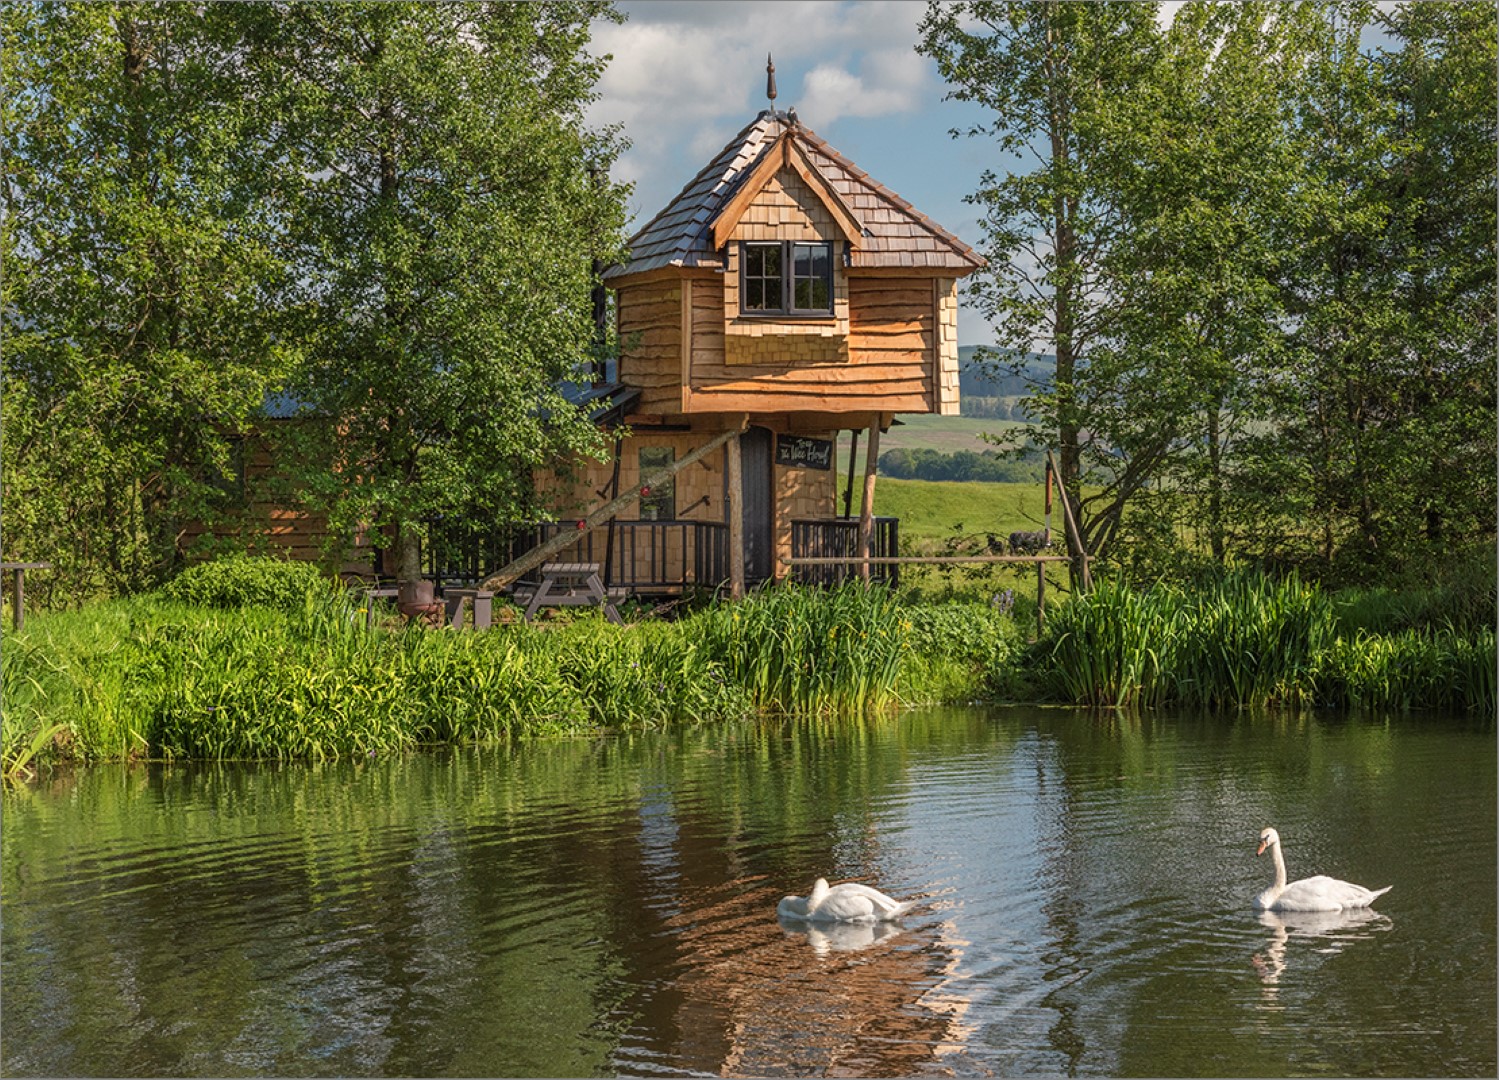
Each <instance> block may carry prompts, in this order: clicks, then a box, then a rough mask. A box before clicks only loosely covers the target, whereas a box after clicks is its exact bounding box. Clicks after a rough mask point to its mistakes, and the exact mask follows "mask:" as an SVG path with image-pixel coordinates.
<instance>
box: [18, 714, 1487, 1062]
mask: <svg viewBox="0 0 1499 1080" xmlns="http://www.w3.org/2000/svg"><path fill="white" fill-rule="evenodd" d="M1493 750H1494V735H1493V731H1492V728H1481V729H1477V730H1475V729H1474V728H1472V727H1471V726H1463V725H1458V724H1443V723H1440V722H1438V721H1434V720H1433V719H1432V718H1423V719H1422V720H1421V721H1420V722H1419V723H1409V724H1406V723H1403V722H1399V721H1393V722H1389V723H1378V724H1376V723H1363V722H1360V721H1356V720H1351V719H1348V718H1342V719H1340V720H1338V721H1336V722H1327V721H1323V720H1319V719H1317V718H1315V717H1306V716H1303V717H1301V718H1300V719H1298V720H1297V721H1296V722H1295V723H1294V724H1291V725H1289V726H1288V725H1286V724H1275V723H1272V724H1262V723H1260V722H1259V721H1258V720H1257V719H1256V718H1254V717H1249V716H1239V717H1235V718H1224V717H1212V718H1198V719H1193V718H1170V717H1161V718H1156V719H1153V720H1150V721H1149V722H1144V721H1141V722H1134V721H1126V720H1124V719H1115V720H1100V718H1099V717H1097V716H1095V715H1091V714H1082V713H1073V712H1070V711H1066V710H1050V711H1046V710H1010V711H1002V712H984V711H979V710H952V711H935V710H934V711H932V712H923V713H911V714H904V715H901V716H899V717H883V718H880V719H878V720H872V721H870V722H868V723H843V722H839V723H837V724H833V723H830V722H820V721H817V722H802V721H796V720H785V721H780V720H777V721H764V722H760V723H756V724H746V725H724V726H721V727H711V728H701V729H693V730H680V731H674V732H669V733H651V734H640V735H632V736H620V737H613V738H599V739H582V740H556V741H545V742H536V743H529V744H518V745H514V746H496V747H490V748H480V749H474V750H464V751H460V752H453V753H448V754H436V753H434V754H415V755H409V756H405V757H401V758H392V759H389V760H385V759H377V760H372V761H362V760H361V761H358V762H340V763H331V764H327V765H313V766H272V765H258V766H245V765H225V766H214V767H207V766H188V767H184V766H181V765H177V766H158V765H143V766H135V767H119V768H115V767H105V768H99V769H80V770H75V771H69V772H66V773H57V774H54V775H52V776H50V777H48V778H46V779H45V780H43V781H42V782H39V783H36V784H29V785H26V786H24V787H22V788H19V789H16V790H11V791H6V792H4V794H3V803H4V813H5V818H4V826H5V827H4V829H3V830H0V903H3V918H0V965H3V971H4V981H3V986H0V993H3V1007H4V1039H3V1040H0V1072H3V1073H4V1074H5V1075H16V1076H22V1075H41V1076H67V1075H121V1074H136V1075H173V1076H195V1075H213V1076H221V1075H352V1076H382V1075H403V1076H413V1075H415V1076H518V1077H523V1076H557V1075H562V1076H614V1075H628V1076H636V1077H645V1076H663V1077H665V1076H671V1077H680V1076H683V1075H765V1076H836V1075H850V1074H852V1075H861V1076H888V1075H903V1076H906V1075H915V1076H937V1075H961V1076H973V1075H1005V1076H1026V1075H1044V1076H1054V1075H1079V1076H1082V1075H1113V1076H1142V1075H1143V1076H1161V1075H1164V1076H1192V1075H1208V1074H1211V1075H1240V1076H1282V1075H1310V1074H1314V1073H1315V1074H1333V1075H1359V1076H1365V1075H1368V1076H1376V1075H1453V1076H1459V1075H1476V1076H1493V1075H1495V1072H1494V1070H1495V1058H1494V1047H1495V1026H1496V1025H1495V1000H1496V993H1495V982H1496V966H1495V942H1496V935H1495V909H1496V896H1499V882H1496V880H1495V879H1496V862H1495V852H1496V844H1495V840H1496V837H1495V819H1494V806H1495V802H1496V790H1495V789H1496V783H1495V779H1496V778H1495V772H1496V769H1495V764H1496V762H1495V756H1494V753H1493ZM1438 808H1439V810H1438ZM1272 819H1273V820H1276V821H1282V822H1286V823H1287V827H1292V826H1294V827H1296V828H1297V829H1298V835H1300V834H1303V833H1304V834H1306V835H1308V836H1310V837H1312V840H1311V841H1310V842H1309V845H1308V847H1309V850H1308V852H1307V858H1308V859H1309V860H1313V859H1315V860H1316V861H1318V862H1322V861H1324V860H1325V859H1326V857H1327V854H1328V853H1327V852H1326V851H1318V850H1315V847H1316V843H1317V842H1318V841H1317V839H1316V838H1317V837H1318V836H1319V835H1320V836H1325V837H1326V838H1327V839H1326V841H1325V843H1326V844H1328V845H1332V844H1336V845H1337V846H1338V854H1339V856H1340V857H1341V858H1342V859H1344V860H1346V861H1347V863H1348V864H1349V865H1356V866H1359V867H1364V868H1368V871H1369V873H1370V874H1371V875H1372V874H1376V873H1377V874H1378V875H1379V877H1380V878H1381V879H1382V880H1388V881H1391V882H1394V883H1396V884H1397V885H1398V889H1397V890H1396V892H1395V893H1394V894H1393V895H1392V897H1391V898H1390V899H1391V903H1390V905H1389V909H1388V910H1390V911H1391V912H1393V913H1394V917H1395V919H1397V920H1398V921H1399V923H1400V926H1399V932H1397V933H1382V932H1381V931H1383V930H1385V929H1389V928H1391V927H1392V925H1393V924H1392V923H1391V921H1390V919H1389V918H1388V917H1387V916H1385V915H1383V914H1381V913H1379V912H1377V911H1366V912H1353V913H1348V914H1345V915H1337V916H1332V917H1329V916H1327V915H1324V914H1308V915H1299V914H1291V913H1267V914H1266V915H1264V916H1261V921H1262V924H1263V925H1256V924H1255V923H1253V922H1252V921H1250V920H1249V919H1248V918H1246V917H1245V916H1246V915H1247V911H1246V908H1245V905H1246V903H1247V900H1248V898H1249V897H1250V896H1252V895H1253V894H1254V892H1255V891H1257V884H1258V883H1257V878H1258V874H1257V872H1256V868H1255V867H1254V866H1252V865H1246V860H1245V859H1244V857H1243V847H1242V837H1243V835H1244V834H1245V831H1246V829H1252V828H1257V827H1258V826H1259V825H1260V824H1262V823H1263V822H1264V821H1265V820H1272ZM819 873H827V874H832V875H836V878H854V879H858V878H863V879H867V880H871V881H880V882H883V883H888V886H889V888H890V889H891V891H892V892H893V893H894V894H895V895H898V896H911V897H922V898H923V906H922V908H921V909H919V910H918V912H916V913H913V915H911V916H908V917H907V918H906V919H905V920H904V923H903V924H901V923H898V924H894V925H890V926H875V925H869V926H816V925H814V926H811V927H803V926H797V927H795V928H794V929H793V928H791V927H787V926H784V925H782V924H781V923H780V922H779V921H778V920H777V919H776V916H775V911H776V903H777V901H778V900H779V898H780V897H781V896H783V895H785V893H786V892H787V891H788V890H789V889H791V888H794V887H796V886H797V885H802V886H804V885H805V883H806V882H807V881H809V880H811V879H812V878H813V877H814V876H815V875H816V874H819ZM1406 905H1408V907H1407V906H1406ZM1407 910H1408V911H1410V912H1419V913H1420V917H1419V918H1417V917H1414V916H1404V915H1402V914H1400V913H1401V912H1402V911H1407ZM1246 935H1247V936H1246ZM1267 938H1268V940H1267ZM1354 942H1358V945H1357V946H1353V943H1354ZM1251 953H1253V954H1254V965H1253V967H1251V966H1250V965H1249V964H1248V963H1246V957H1247V956H1248V955H1249V954H1251ZM1267 1001H1268V1002H1270V1003H1272V1004H1270V1005H1268V1006H1267V1005H1266V1004H1265V1002H1267ZM1257 1005H1258V1006H1259V1008H1258V1011H1256V1006H1257ZM1246 1018H1249V1019H1248V1020H1247V1021H1246Z"/></svg>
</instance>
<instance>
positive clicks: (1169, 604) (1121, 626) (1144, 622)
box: [1033, 579, 1184, 705]
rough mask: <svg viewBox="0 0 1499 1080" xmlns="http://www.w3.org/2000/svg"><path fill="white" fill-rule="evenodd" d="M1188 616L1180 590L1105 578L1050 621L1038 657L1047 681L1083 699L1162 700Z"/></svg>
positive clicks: (1118, 702) (1121, 702)
mask: <svg viewBox="0 0 1499 1080" xmlns="http://www.w3.org/2000/svg"><path fill="white" fill-rule="evenodd" d="M1183 621H1184V616H1183V603H1182V598H1181V596H1180V594H1178V593H1176V592H1175V591H1174V590H1171V589H1169V588H1167V587H1165V586H1157V587H1156V588H1153V589H1149V590H1146V591H1144V592H1140V591H1136V590H1134V589H1131V588H1130V587H1129V586H1127V585H1125V584H1124V583H1123V582H1119V581H1114V580H1108V579H1105V580H1103V581H1101V582H1099V583H1098V585H1097V586H1096V587H1095V588H1094V589H1093V591H1092V592H1089V593H1085V594H1082V595H1080V596H1075V597H1073V599H1072V600H1071V601H1070V602H1069V603H1067V604H1065V605H1063V606H1062V607H1061V608H1060V609H1058V610H1057V611H1056V612H1055V613H1054V614H1053V615H1052V617H1051V618H1050V619H1049V620H1048V622H1047V625H1046V633H1045V635H1044V636H1043V637H1042V638H1041V639H1040V640H1039V641H1038V642H1037V643H1036V647H1035V649H1034V651H1033V662H1034V663H1035V664H1036V665H1037V666H1038V668H1039V670H1040V675H1041V679H1042V682H1043V685H1046V686H1049V687H1050V688H1051V689H1052V691H1053V692H1054V693H1055V694H1057V695H1058V696H1060V697H1061V698H1062V699H1064V700H1067V701H1073V702H1076V703H1078V704H1081V705H1156V704H1160V703H1161V702H1162V701H1164V700H1166V699H1167V698H1168V697H1169V690H1170V685H1171V681H1170V677H1169V674H1168V673H1169V672H1170V671H1171V668H1172V665H1173V662H1174V652H1175V649H1176V647H1177V645H1178V642H1179V636H1180V630H1181V626H1182V623H1183Z"/></svg>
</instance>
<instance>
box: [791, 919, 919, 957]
mask: <svg viewBox="0 0 1499 1080" xmlns="http://www.w3.org/2000/svg"><path fill="white" fill-rule="evenodd" d="M776 921H777V922H778V923H780V924H781V930H782V932H783V933H785V935H786V936H787V937H789V938H806V939H807V944H808V945H810V946H812V951H813V952H814V953H816V954H817V955H818V956H826V955H827V954H828V953H830V952H860V951H862V950H864V949H867V948H869V947H870V946H871V945H875V944H878V943H879V942H881V941H884V940H885V939H886V938H891V937H894V936H895V935H896V934H898V933H900V932H901V930H902V929H904V928H903V927H901V926H900V925H898V924H897V923H893V922H867V923H809V922H806V921H805V920H802V919H786V918H777V919H776Z"/></svg>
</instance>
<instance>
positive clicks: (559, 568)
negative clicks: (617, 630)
mask: <svg viewBox="0 0 1499 1080" xmlns="http://www.w3.org/2000/svg"><path fill="white" fill-rule="evenodd" d="M548 606H550V607H600V608H603V609H604V618H606V619H608V620H609V621H610V622H612V623H616V624H619V623H623V622H624V620H623V619H621V618H620V617H619V611H618V609H616V608H615V606H614V598H613V597H612V596H611V595H610V592H609V590H608V589H605V588H604V582H603V579H602V578H601V577H600V576H599V564H598V563H561V562H559V563H546V564H544V565H543V566H542V568H541V584H540V585H539V586H537V588H536V591H535V592H534V593H532V594H531V601H530V603H528V604H527V605H526V621H527V622H529V621H530V620H531V619H532V618H534V617H535V615H536V613H537V612H538V611H540V610H541V609H542V608H543V607H548Z"/></svg>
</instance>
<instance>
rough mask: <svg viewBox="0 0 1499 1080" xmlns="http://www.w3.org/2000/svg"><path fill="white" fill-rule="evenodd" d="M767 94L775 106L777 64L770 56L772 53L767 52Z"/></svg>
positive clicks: (772, 106) (773, 106)
mask: <svg viewBox="0 0 1499 1080" xmlns="http://www.w3.org/2000/svg"><path fill="white" fill-rule="evenodd" d="M765 96H766V97H768V98H770V100H771V102H772V105H771V108H775V105H774V104H773V103H774V102H775V99H776V65H775V61H774V60H772V59H771V58H770V53H766V54H765Z"/></svg>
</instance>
